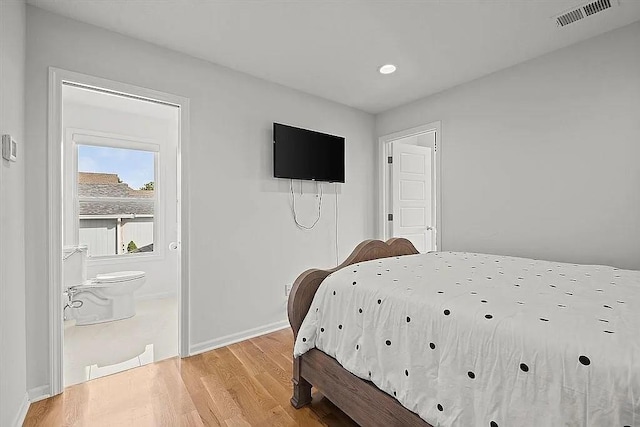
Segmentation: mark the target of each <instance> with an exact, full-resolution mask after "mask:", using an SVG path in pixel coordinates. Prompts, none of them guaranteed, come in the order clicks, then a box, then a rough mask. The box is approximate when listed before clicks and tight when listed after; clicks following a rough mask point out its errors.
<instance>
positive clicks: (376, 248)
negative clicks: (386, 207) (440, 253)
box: [287, 238, 419, 337]
mask: <svg viewBox="0 0 640 427" xmlns="http://www.w3.org/2000/svg"><path fill="white" fill-rule="evenodd" d="M417 253H419V252H418V250H417V249H416V248H415V247H414V246H413V244H412V243H411V242H410V241H408V240H407V239H402V238H393V239H389V240H387V241H386V242H383V241H382V240H365V241H364V242H362V243H360V244H359V245H358V246H356V248H355V249H354V250H353V252H351V255H349V257H347V259H346V260H345V261H344V262H343V263H342V264H340V265H339V266H337V267H335V268H332V269H329V270H319V269H317V268H312V269H310V270H307V271H305V272H304V273H302V274H301V275H300V276H298V278H297V279H296V281H295V282H294V283H293V287H292V288H291V293H290V294H289V302H288V305H287V312H288V313H289V323H290V324H291V329H293V335H294V337H297V336H298V331H299V330H300V326H301V325H302V321H303V320H304V318H305V316H306V315H307V312H308V311H309V308H310V307H311V303H312V302H313V297H314V295H315V294H316V291H317V290H318V288H319V287H320V284H321V283H322V281H323V280H324V279H325V278H326V277H327V276H328V275H329V274H331V273H333V272H335V271H338V270H340V269H341V268H344V267H347V266H349V265H351V264H356V263H359V262H363V261H371V260H372V259H379V258H390V257H394V256H401V255H413V254H417Z"/></svg>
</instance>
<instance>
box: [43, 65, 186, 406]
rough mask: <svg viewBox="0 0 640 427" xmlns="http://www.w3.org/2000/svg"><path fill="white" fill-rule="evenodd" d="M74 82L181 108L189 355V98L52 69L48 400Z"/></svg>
mask: <svg viewBox="0 0 640 427" xmlns="http://www.w3.org/2000/svg"><path fill="white" fill-rule="evenodd" d="M65 83H73V84H76V85H80V86H84V87H87V88H94V89H97V90H100V91H107V92H111V93H114V94H122V95H125V96H129V97H134V98H139V99H141V100H147V101H154V102H160V103H163V104H168V105H173V106H176V107H179V108H180V129H179V140H178V165H177V169H178V174H177V175H178V176H177V179H178V200H179V201H180V209H179V210H178V222H179V224H180V226H179V227H178V244H179V248H180V249H179V251H178V258H179V261H178V272H179V273H178V275H179V282H180V286H179V291H178V313H179V314H178V340H179V345H178V353H179V355H180V357H187V356H189V343H190V335H189V319H190V316H189V314H190V313H189V268H188V267H189V209H188V207H189V179H188V176H187V174H186V172H187V171H188V170H189V167H188V166H189V99H188V98H185V97H182V96H178V95H172V94H168V93H164V92H159V91H155V90H152V89H147V88H143V87H139V86H133V85H129V84H126V83H120V82H116V81H113V80H108V79H103V78H99V77H93V76H89V75H86V74H81V73H76V72H73V71H67V70H63V69H60V68H55V67H49V105H48V129H47V151H48V160H47V162H48V163H47V170H48V172H47V177H48V180H49V181H48V184H49V185H48V197H47V199H48V200H47V202H48V209H47V216H48V229H49V230H48V231H49V233H48V245H47V248H48V252H49V256H48V282H49V317H48V319H49V376H50V395H51V396H54V395H56V394H60V393H62V390H63V388H64V385H63V379H62V371H63V351H64V348H63V345H64V336H63V307H62V305H63V301H62V244H63V243H62V242H63V240H62V173H63V171H62V142H63V136H64V135H63V127H62V86H63V84H65Z"/></svg>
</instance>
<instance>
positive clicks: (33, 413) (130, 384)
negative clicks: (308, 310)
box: [24, 329, 356, 427]
mask: <svg viewBox="0 0 640 427" xmlns="http://www.w3.org/2000/svg"><path fill="white" fill-rule="evenodd" d="M292 349H293V335H292V333H291V330H290V329H285V330H282V331H278V332H274V333H272V334H268V335H263V336H261V337H257V338H253V339H250V340H248V341H243V342H241V343H237V344H233V345H230V346H228V347H223V348H220V349H217V350H213V351H209V352H207V353H203V354H200V355H197V356H193V357H189V358H186V359H178V358H172V359H168V360H165V361H162V362H158V363H154V364H151V365H146V366H142V367H140V368H135V369H132V370H129V371H126V372H121V373H118V374H115V375H111V376H108V377H104V378H98V379H96V380H92V381H88V382H85V383H82V384H78V385H74V386H71V387H68V388H67V389H65V391H64V393H62V394H61V395H59V396H55V397H52V398H49V399H46V400H42V401H40V402H36V403H34V404H32V405H31V407H30V408H29V412H28V413H27V418H26V420H25V423H24V425H25V426H91V427H93V426H136V427H143V426H170V427H173V426H202V425H205V426H230V427H231V426H296V425H301V426H355V425H356V424H355V423H354V422H353V421H351V420H350V419H349V418H348V417H347V416H346V415H344V414H343V413H342V412H341V411H340V410H339V409H338V408H336V407H335V406H334V405H333V404H332V403H331V402H329V401H328V400H327V399H326V398H324V397H322V396H321V395H319V394H317V393H316V394H315V395H314V400H313V403H312V404H311V405H310V406H308V407H305V408H302V409H300V410H296V409H294V408H293V407H291V405H290V404H289V399H290V398H291V393H292V386H291V366H292V365H291V363H292V361H291V354H292Z"/></svg>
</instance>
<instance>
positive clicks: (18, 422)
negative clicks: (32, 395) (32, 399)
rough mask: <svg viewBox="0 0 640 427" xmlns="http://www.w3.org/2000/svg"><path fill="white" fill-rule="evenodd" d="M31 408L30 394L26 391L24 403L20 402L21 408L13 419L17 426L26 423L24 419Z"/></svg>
mask: <svg viewBox="0 0 640 427" xmlns="http://www.w3.org/2000/svg"><path fill="white" fill-rule="evenodd" d="M28 410H29V394H28V393H26V392H25V394H24V397H23V398H22V403H21V404H20V409H19V410H18V413H17V414H16V417H15V418H14V419H13V425H14V426H15V427H20V426H22V424H23V423H24V419H25V418H26V417H27V411H28Z"/></svg>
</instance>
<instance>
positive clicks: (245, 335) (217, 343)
mask: <svg viewBox="0 0 640 427" xmlns="http://www.w3.org/2000/svg"><path fill="white" fill-rule="evenodd" d="M288 327H289V322H288V321H287V320H281V321H279V322H275V323H270V324H268V325H264V326H259V327H257V328H253V329H247V330H246V331H242V332H238V333H235V334H231V335H225V336H224V337H220V338H216V339H213V340H209V341H204V342H201V343H198V344H194V345H192V346H191V347H190V349H189V355H190V356H195V355H196V354H200V353H204V352H205V351H209V350H215V349H216V348H220V347H224V346H227V345H231V344H235V343H237V342H240V341H244V340H248V339H250V338H255V337H257V336H260V335H265V334H268V333H271V332H275V331H279V330H281V329H285V328H288Z"/></svg>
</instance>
